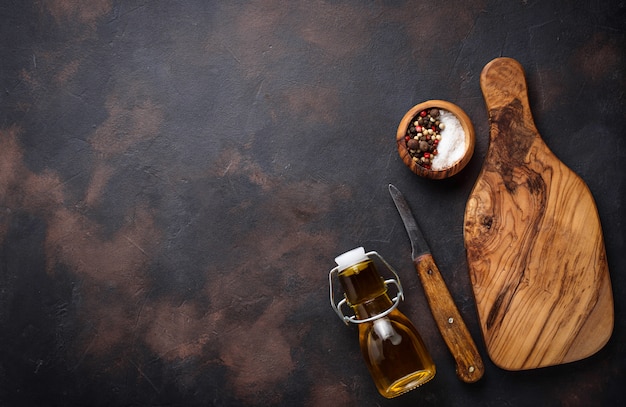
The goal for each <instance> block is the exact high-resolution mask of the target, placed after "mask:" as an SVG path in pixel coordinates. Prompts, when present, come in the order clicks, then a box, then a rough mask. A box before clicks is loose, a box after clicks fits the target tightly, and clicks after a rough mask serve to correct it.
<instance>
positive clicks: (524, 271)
mask: <svg viewBox="0 0 626 407" xmlns="http://www.w3.org/2000/svg"><path fill="white" fill-rule="evenodd" d="M480 83H481V88H482V91H483V95H484V98H485V102H486V105H487V109H488V112H489V122H490V144H489V150H488V152H487V156H486V158H485V162H484V164H483V168H482V170H481V173H480V175H479V177H478V179H477V181H476V184H475V186H474V188H473V190H472V192H471V194H470V196H469V198H468V202H467V206H466V210H465V224H464V239H465V247H466V250H467V259H468V266H469V272H470V278H471V282H472V286H473V290H474V295H475V298H476V304H477V307H478V314H479V318H480V324H481V329H482V331H483V335H484V339H485V343H486V346H487V350H488V352H489V356H490V358H491V359H492V360H493V362H494V363H495V364H496V365H498V366H499V367H501V368H504V369H507V370H524V369H532V368H539V367H544V366H551V365H556V364H562V363H567V362H572V361H576V360H579V359H582V358H585V357H588V356H590V355H592V354H593V353H595V352H597V351H598V350H600V349H601V348H602V347H603V346H604V345H605V344H606V342H607V341H608V340H609V338H610V336H611V333H612V330H613V320H614V311H613V296H612V290H611V282H610V277H609V272H608V263H607V259H606V255H605V248H604V240H603V236H602V228H601V225H600V219H599V216H598V212H597V209H596V205H595V202H594V200H593V197H592V195H591V192H590V191H589V189H588V187H587V185H586V184H585V183H584V181H583V180H582V179H581V178H580V177H579V176H577V175H576V174H575V173H574V172H572V171H571V170H570V169H569V168H567V166H565V164H563V163H562V162H561V161H560V160H559V159H558V158H557V157H556V156H555V155H554V154H553V153H552V152H551V151H550V149H549V148H548V147H547V146H546V144H545V143H544V142H543V140H542V139H541V136H540V135H539V132H538V131H537V129H536V127H535V124H534V121H533V118H532V114H531V111H530V106H529V103H528V95H527V88H526V80H525V76H524V71H523V68H522V66H521V65H520V64H519V63H518V62H517V61H515V60H513V59H510V58H497V59H495V60H493V61H491V62H490V63H489V64H487V65H486V66H485V68H484V69H483V71H482V73H481V78H480Z"/></svg>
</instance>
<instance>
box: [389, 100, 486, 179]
mask: <svg viewBox="0 0 626 407" xmlns="http://www.w3.org/2000/svg"><path fill="white" fill-rule="evenodd" d="M432 108H437V109H442V110H447V111H448V112H450V113H452V114H454V115H455V116H456V118H457V119H459V122H460V123H461V127H462V128H463V132H464V133H465V152H464V153H463V156H462V157H461V158H460V159H458V160H457V161H456V162H454V163H452V164H451V165H450V166H449V167H446V168H443V169H439V170H432V169H428V168H425V167H422V166H421V165H419V164H417V163H416V162H415V161H413V159H412V157H411V154H410V153H409V149H408V148H407V146H406V141H405V139H404V137H405V136H406V132H407V129H408V128H409V125H410V123H411V120H413V118H414V117H415V115H417V114H418V113H419V112H421V111H422V110H425V109H432ZM396 142H397V144H398V153H399V154H400V158H401V159H402V161H403V162H404V163H405V164H406V166H407V167H409V168H410V169H411V171H413V172H414V173H416V174H417V175H419V176H421V177H425V178H432V179H443V178H448V177H451V176H453V175H454V174H456V173H457V172H459V171H461V170H462V169H463V167H465V165H466V164H467V163H468V162H469V160H470V158H472V154H474V143H475V135H474V126H473V125H472V122H471V121H470V119H469V117H468V116H467V114H465V112H464V111H463V110H462V109H461V108H460V107H458V106H457V105H455V104H452V103H450V102H446V101H445V100H428V101H426V102H423V103H420V104H418V105H415V106H413V107H412V108H411V110H409V111H408V112H406V114H405V115H404V117H403V118H402V120H401V121H400V125H399V126H398V132H397V135H396Z"/></svg>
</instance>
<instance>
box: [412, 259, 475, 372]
mask: <svg viewBox="0 0 626 407" xmlns="http://www.w3.org/2000/svg"><path fill="white" fill-rule="evenodd" d="M414 264H415V269H416V270H417V274H418V276H419V278H420V281H421V282H422V286H423V287H424V292H425V293H426V299H427V300H428V305H430V309H431V312H432V314H433V318H434V319H435V322H436V323H437V327H438V328H439V332H441V336H442V337H443V340H444V341H445V342H446V345H447V346H448V349H449V350H450V353H452V356H453V357H454V360H455V361H456V374H457V376H458V377H459V379H461V380H462V381H464V382H466V383H474V382H476V381H478V380H479V379H480V378H481V377H482V376H483V373H484V372H485V366H484V365H483V361H482V359H481V357H480V354H479V353H478V349H477V348H476V344H475V343H474V340H473V339H472V336H471V335H470V332H469V330H468V329H467V326H466V325H465V322H463V318H462V317H461V314H460V313H459V310H458V309H457V307H456V305H455V304H454V301H453V300H452V296H451V295H450V291H449V290H448V288H447V287H446V284H445V282H444V280H443V277H441V273H440V272H439V269H438V268H437V265H436V264H435V262H434V261H433V257H432V256H431V255H430V254H424V255H422V256H420V257H419V258H417V259H416V260H415V261H414Z"/></svg>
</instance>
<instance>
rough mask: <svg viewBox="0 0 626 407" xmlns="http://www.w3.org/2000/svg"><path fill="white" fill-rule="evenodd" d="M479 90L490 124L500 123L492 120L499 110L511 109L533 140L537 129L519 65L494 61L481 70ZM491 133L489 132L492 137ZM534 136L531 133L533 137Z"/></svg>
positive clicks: (497, 119)
mask: <svg viewBox="0 0 626 407" xmlns="http://www.w3.org/2000/svg"><path fill="white" fill-rule="evenodd" d="M480 88H481V90H482V92H483V96H484V98H485V104H486V106H487V110H488V112H489V121H490V122H491V123H492V124H493V123H497V122H499V121H500V120H499V118H498V117H494V114H495V113H496V112H501V111H502V109H503V108H504V109H509V110H510V109H511V108H514V109H515V112H512V113H511V114H514V115H515V119H516V122H518V124H523V125H524V126H525V127H526V128H527V130H528V131H527V132H525V133H526V134H527V135H528V137H534V136H535V135H536V134H537V129H536V127H535V123H534V121H533V117H532V113H531V111H530V104H529V102H528V88H527V86H526V76H525V73H524V68H523V67H522V65H521V64H520V63H519V62H517V61H516V60H514V59H512V58H496V59H494V60H493V61H491V62H489V63H488V64H487V65H485V67H484V68H483V70H482V72H481V74H480ZM493 133H494V132H491V136H492V138H493V135H494V134H493ZM532 133H534V134H532Z"/></svg>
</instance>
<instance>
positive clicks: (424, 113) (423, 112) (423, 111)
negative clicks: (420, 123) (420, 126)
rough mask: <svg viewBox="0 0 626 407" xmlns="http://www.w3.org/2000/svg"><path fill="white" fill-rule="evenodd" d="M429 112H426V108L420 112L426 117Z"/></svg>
mask: <svg viewBox="0 0 626 407" xmlns="http://www.w3.org/2000/svg"><path fill="white" fill-rule="evenodd" d="M427 114H428V113H426V110H422V111H421V112H420V116H422V117H426V115H427Z"/></svg>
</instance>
